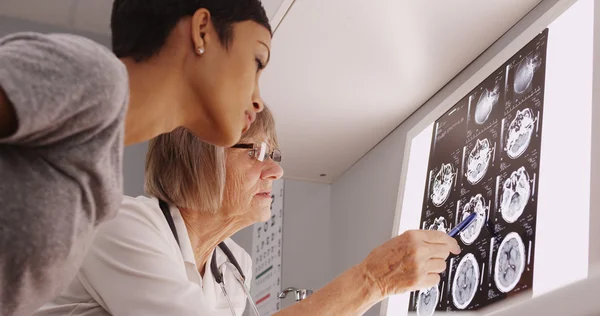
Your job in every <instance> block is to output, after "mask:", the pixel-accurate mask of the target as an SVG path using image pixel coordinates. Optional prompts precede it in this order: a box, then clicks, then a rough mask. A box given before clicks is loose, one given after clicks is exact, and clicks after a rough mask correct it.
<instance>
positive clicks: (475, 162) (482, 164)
mask: <svg viewBox="0 0 600 316" xmlns="http://www.w3.org/2000/svg"><path fill="white" fill-rule="evenodd" d="M491 158H492V148H491V145H490V142H489V141H488V139H487V138H484V139H483V140H479V139H478V140H477V142H476V143H475V146H473V149H472V150H471V152H470V153H469V158H468V160H467V174H466V176H467V181H469V183H470V184H472V185H475V184H477V183H478V182H479V181H481V179H483V177H484V176H485V173H486V172H487V170H488V167H489V164H490V160H491Z"/></svg>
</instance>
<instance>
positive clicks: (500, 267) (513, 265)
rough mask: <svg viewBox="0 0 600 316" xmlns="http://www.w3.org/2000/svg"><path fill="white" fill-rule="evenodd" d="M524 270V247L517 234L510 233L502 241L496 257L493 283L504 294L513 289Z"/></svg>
mask: <svg viewBox="0 0 600 316" xmlns="http://www.w3.org/2000/svg"><path fill="white" fill-rule="evenodd" d="M523 270H525V245H524V244H523V240H522V239H521V236H519V234H517V233H515V232H512V233H510V234H508V235H506V237H505V238H504V240H502V243H500V247H498V255H497V256H496V268H495V269H494V281H495V282H496V286H497V287H498V290H500V291H502V292H504V293H506V292H510V291H512V289H514V288H515V286H516V285H517V283H519V280H520V279H521V274H522V273H523Z"/></svg>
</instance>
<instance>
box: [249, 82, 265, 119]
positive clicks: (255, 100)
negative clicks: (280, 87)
mask: <svg viewBox="0 0 600 316" xmlns="http://www.w3.org/2000/svg"><path fill="white" fill-rule="evenodd" d="M252 105H253V106H254V111H255V112H256V113H259V112H262V110H264V109H265V102H264V101H263V99H262V97H261V96H260V89H259V87H258V82H256V85H255V86H254V93H252Z"/></svg>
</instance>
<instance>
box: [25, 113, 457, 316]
mask: <svg viewBox="0 0 600 316" xmlns="http://www.w3.org/2000/svg"><path fill="white" fill-rule="evenodd" d="M277 148H278V142H277V135H276V133H275V123H274V120H273V117H272V115H271V113H270V112H269V110H268V109H267V108H265V110H264V111H263V112H261V113H259V114H258V115H257V118H256V121H255V123H254V124H253V125H252V127H251V128H250V129H249V130H248V131H247V132H246V133H245V134H244V135H243V137H242V140H241V141H240V143H238V144H237V145H234V146H233V147H232V148H227V149H223V148H219V147H215V146H213V145H208V144H206V143H203V142H202V141H200V140H199V139H197V138H196V137H194V136H193V135H192V134H191V133H190V132H189V131H187V130H185V129H177V130H175V131H173V132H171V133H169V134H164V135H161V136H159V137H157V138H156V139H154V140H153V141H152V142H151V143H150V147H149V150H148V154H147V161H146V186H145V187H146V191H147V193H148V194H149V196H150V197H143V196H140V197H136V198H134V197H126V198H125V200H124V202H123V204H122V207H121V210H120V212H119V214H118V215H117V217H116V218H115V219H114V220H113V221H110V222H108V223H106V224H103V225H102V226H101V227H100V229H99V231H98V233H97V236H96V238H95V240H94V243H93V245H92V248H91V251H90V252H89V254H88V256H87V258H86V259H85V262H84V264H83V266H82V268H81V269H80V271H79V273H78V277H77V278H76V279H75V280H74V281H73V282H72V284H71V285H70V286H69V288H68V289H67V291H65V292H64V293H63V294H62V295H61V296H59V297H57V298H56V299H55V300H54V301H52V302H51V303H49V304H47V305H45V306H44V307H43V308H42V309H40V310H39V311H38V313H37V314H36V315H67V314H68V315H86V316H91V315H144V316H150V315H178V316H180V315H181V316H187V315H217V316H220V315H223V316H229V315H241V314H242V313H243V311H244V309H245V307H246V300H247V299H248V301H249V302H250V303H251V304H250V305H252V306H253V304H254V303H253V302H252V299H251V298H249V293H248V288H249V287H250V280H251V278H252V262H251V259H250V256H249V255H248V254H247V253H246V252H245V251H244V250H243V249H242V248H241V247H240V246H238V245H237V244H236V243H235V242H233V241H232V240H231V239H230V236H232V235H233V234H234V233H236V232H237V231H239V230H241V229H242V228H244V227H247V226H250V225H252V224H253V223H256V222H264V221H267V220H268V219H269V218H270V216H271V214H270V204H271V186H272V183H273V181H274V180H276V179H279V178H281V177H282V175H283V170H282V168H281V167H280V165H279V161H280V160H281V154H280V152H279V150H278V149H277ZM450 252H453V253H455V254H457V253H458V252H460V249H459V248H458V244H457V243H456V241H455V240H454V239H452V238H450V237H448V236H447V235H446V234H444V233H441V232H437V231H409V232H406V233H404V234H402V235H400V236H398V237H396V238H394V239H392V240H390V241H388V242H386V243H384V244H383V245H381V246H379V247H378V248H376V249H375V250H374V251H372V252H371V253H370V254H369V255H368V256H367V258H366V259H365V260H364V261H363V262H362V263H360V264H358V265H356V266H354V267H352V268H350V269H349V270H348V271H346V272H344V273H343V274H341V275H340V276H338V277H337V278H336V279H334V280H333V281H332V282H331V283H329V284H328V285H326V286H325V287H324V288H322V289H320V290H318V291H316V292H315V293H314V294H313V295H311V296H309V297H308V298H307V299H305V300H303V301H302V302H299V303H297V304H295V305H293V306H291V307H288V308H286V309H284V310H282V311H280V312H278V313H277V314H276V315H279V316H285V315H303V316H304V315H360V314H362V313H364V312H365V311H366V310H367V309H368V308H370V307H371V306H372V305H374V304H375V303H377V302H378V301H380V300H382V299H383V298H385V297H386V296H388V295H392V294H397V293H402V292H405V291H411V290H415V289H421V288H428V287H431V286H433V285H435V284H437V283H438V282H439V273H441V272H443V271H444V269H445V267H446V263H445V259H446V258H447V256H448V255H449V253H450ZM253 307H254V306H253ZM255 313H258V312H257V311H256V309H255Z"/></svg>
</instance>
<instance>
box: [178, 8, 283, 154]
mask: <svg viewBox="0 0 600 316" xmlns="http://www.w3.org/2000/svg"><path fill="white" fill-rule="evenodd" d="M207 12H208V11H206V12H205V10H199V12H197V14H196V15H195V16H194V18H193V19H192V21H193V22H192V23H191V25H192V27H193V29H192V32H191V33H192V37H193V45H194V46H195V47H194V48H193V52H194V53H193V54H192V56H191V57H192V58H190V59H189V60H188V63H186V65H185V70H184V71H185V72H186V73H187V77H188V81H189V82H190V83H191V88H192V89H193V91H194V92H195V94H196V99H197V104H201V105H202V109H200V111H198V109H197V108H196V111H197V112H198V113H200V114H201V115H199V116H198V117H199V118H198V119H197V120H192V121H190V122H188V123H187V124H186V125H187V126H185V127H187V128H188V129H190V130H191V131H192V132H194V133H195V134H196V135H197V136H199V137H200V138H201V139H203V140H205V141H206V142H209V143H212V144H215V145H219V146H223V147H228V146H231V145H233V144H235V143H237V142H238V140H239V139H240V137H241V135H242V133H243V132H245V131H246V130H247V129H248V128H249V126H250V124H252V122H253V121H254V119H255V117H256V113H258V112H260V111H262V109H263V108H264V105H263V100H262V98H261V96H260V91H259V88H258V80H259V77H260V75H261V73H262V70H263V69H264V68H265V67H266V66H267V64H268V62H269V59H270V56H271V33H270V32H269V31H268V30H267V29H266V28H265V27H264V26H262V25H260V24H258V23H256V22H254V21H244V22H238V23H234V24H233V26H232V39H231V41H230V43H229V46H228V47H225V46H224V45H222V43H221V41H220V39H219V37H218V35H217V32H216V30H215V29H214V26H213V24H212V22H211V20H210V15H209V13H207ZM199 48H202V49H203V50H204V52H203V53H201V54H200V53H199V52H198V49H199ZM190 117H194V115H190Z"/></svg>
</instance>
